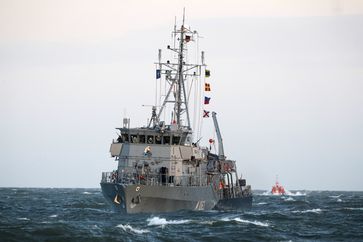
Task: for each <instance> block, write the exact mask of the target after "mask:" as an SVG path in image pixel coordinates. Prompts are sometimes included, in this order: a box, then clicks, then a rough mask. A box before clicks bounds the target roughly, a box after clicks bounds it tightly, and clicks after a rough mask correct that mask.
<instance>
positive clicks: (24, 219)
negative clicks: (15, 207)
mask: <svg viewBox="0 0 363 242" xmlns="http://www.w3.org/2000/svg"><path fill="white" fill-rule="evenodd" d="M16 219H17V220H23V221H29V220H30V219H28V218H16Z"/></svg>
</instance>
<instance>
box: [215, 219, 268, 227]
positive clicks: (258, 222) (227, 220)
mask: <svg viewBox="0 0 363 242" xmlns="http://www.w3.org/2000/svg"><path fill="white" fill-rule="evenodd" d="M221 221H224V222H229V221H236V222H239V223H245V224H253V225H257V226H262V227H268V226H270V225H269V224H268V223H263V222H260V221H256V220H255V221H250V220H246V219H241V218H229V217H225V218H222V219H221Z"/></svg>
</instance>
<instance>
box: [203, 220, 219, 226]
mask: <svg viewBox="0 0 363 242" xmlns="http://www.w3.org/2000/svg"><path fill="white" fill-rule="evenodd" d="M215 222H216V221H211V220H207V221H201V222H200V224H208V225H213V224H214V223H215Z"/></svg>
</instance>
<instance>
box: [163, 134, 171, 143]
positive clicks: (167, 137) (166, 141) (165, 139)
mask: <svg viewBox="0 0 363 242" xmlns="http://www.w3.org/2000/svg"><path fill="white" fill-rule="evenodd" d="M163 138H164V144H166V145H170V136H164V137H163Z"/></svg>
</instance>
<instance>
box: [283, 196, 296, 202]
mask: <svg viewBox="0 0 363 242" xmlns="http://www.w3.org/2000/svg"><path fill="white" fill-rule="evenodd" d="M283 199H284V200H285V201H287V202H293V201H295V199H293V198H292V197H284V198H283Z"/></svg>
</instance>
